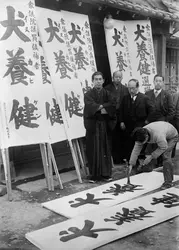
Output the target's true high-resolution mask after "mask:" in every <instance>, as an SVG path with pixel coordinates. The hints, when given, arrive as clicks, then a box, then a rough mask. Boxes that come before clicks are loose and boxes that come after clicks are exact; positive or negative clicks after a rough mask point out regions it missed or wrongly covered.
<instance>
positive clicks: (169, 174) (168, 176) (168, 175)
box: [162, 136, 178, 183]
mask: <svg viewBox="0 0 179 250" xmlns="http://www.w3.org/2000/svg"><path fill="white" fill-rule="evenodd" d="M177 141H178V136H176V137H174V138H173V139H171V140H169V141H168V148H167V150H166V151H165V152H164V153H163V155H162V158H163V175H164V182H165V183H172V181H173V163H172V159H171V155H172V150H173V148H174V147H175V145H176V143H177Z"/></svg>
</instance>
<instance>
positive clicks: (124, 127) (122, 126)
mask: <svg viewBox="0 0 179 250" xmlns="http://www.w3.org/2000/svg"><path fill="white" fill-rule="evenodd" d="M120 127H121V129H122V130H125V129H126V126H125V124H124V122H121V123H120Z"/></svg>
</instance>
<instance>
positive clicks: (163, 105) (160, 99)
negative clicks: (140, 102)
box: [145, 75, 175, 122]
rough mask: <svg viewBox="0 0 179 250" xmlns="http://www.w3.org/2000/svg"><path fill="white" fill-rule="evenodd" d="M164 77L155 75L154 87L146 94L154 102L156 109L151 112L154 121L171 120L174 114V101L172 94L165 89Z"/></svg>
mask: <svg viewBox="0 0 179 250" xmlns="http://www.w3.org/2000/svg"><path fill="white" fill-rule="evenodd" d="M163 85H164V77H163V76H161V75H155V76H154V89H152V90H149V91H147V92H146V93H145V94H146V96H148V97H149V99H150V100H151V101H152V102H153V103H154V105H155V110H154V112H153V113H152V114H151V117H150V119H151V120H152V121H166V122H171V121H172V119H173V117H174V114H175V109H174V103H173V99H172V95H171V94H170V93H169V92H167V91H165V90H163V89H162V88H163Z"/></svg>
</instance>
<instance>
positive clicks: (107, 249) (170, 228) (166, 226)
mask: <svg viewBox="0 0 179 250" xmlns="http://www.w3.org/2000/svg"><path fill="white" fill-rule="evenodd" d="M175 174H179V154H178V155H177V157H176V162H175ZM113 177H114V179H121V178H124V177H125V171H124V167H123V166H120V167H117V168H115V169H114V170H113ZM41 181H42V180H35V181H34V182H32V184H33V186H34V187H35V185H36V189H33V190H35V191H32V192H31V191H28V188H27V187H28V185H29V184H28V183H25V184H23V185H24V186H23V190H21V189H20V188H19V187H21V185H16V184H14V185H13V201H12V202H9V201H8V200H7V195H5V196H3V197H0V250H4V249H8V250H10V249H13V250H37V248H36V247H35V246H34V245H32V244H31V243H30V242H29V241H27V240H26V239H25V234H26V233H27V232H31V231H34V230H37V229H40V228H44V227H47V226H50V225H52V224H55V223H59V222H62V221H64V220H66V218H65V217H63V216H60V215H58V214H55V213H53V212H51V211H49V210H47V209H45V208H43V207H42V206H41V203H42V202H45V201H48V200H52V199H55V198H59V197H62V196H65V195H68V194H72V193H75V192H79V191H82V190H85V189H89V188H92V187H95V186H97V185H99V184H90V183H88V181H87V180H84V183H83V184H80V183H78V181H77V180H73V181H70V182H67V183H65V184H64V189H63V190H60V189H59V188H56V189H55V191H54V192H49V191H47V189H46V188H45V187H44V188H42V187H41V186H40V183H41ZM43 181H44V180H43ZM100 184H103V183H102V182H101V183H100ZM175 186H176V187H177V188H179V182H178V183H177V185H175ZM25 187H26V188H25ZM156 191H158V190H156ZM74 249H75V248H74ZM98 249H100V250H117V249H119V250H144V249H148V250H178V249H179V217H176V218H173V219H172V220H169V221H165V222H163V223H161V224H158V225H156V226H153V227H151V228H149V229H146V230H143V231H141V232H137V233H135V234H133V235H130V236H128V237H125V238H123V239H120V240H117V241H114V242H111V243H109V244H107V245H105V246H102V247H100V248H98ZM49 250H53V246H52V248H51V249H49Z"/></svg>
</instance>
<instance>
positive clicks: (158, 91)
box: [154, 89, 162, 95]
mask: <svg viewBox="0 0 179 250" xmlns="http://www.w3.org/2000/svg"><path fill="white" fill-rule="evenodd" d="M156 91H157V95H159V94H160V92H161V91H162V89H159V90H157V89H154V94H155V92H156Z"/></svg>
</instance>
